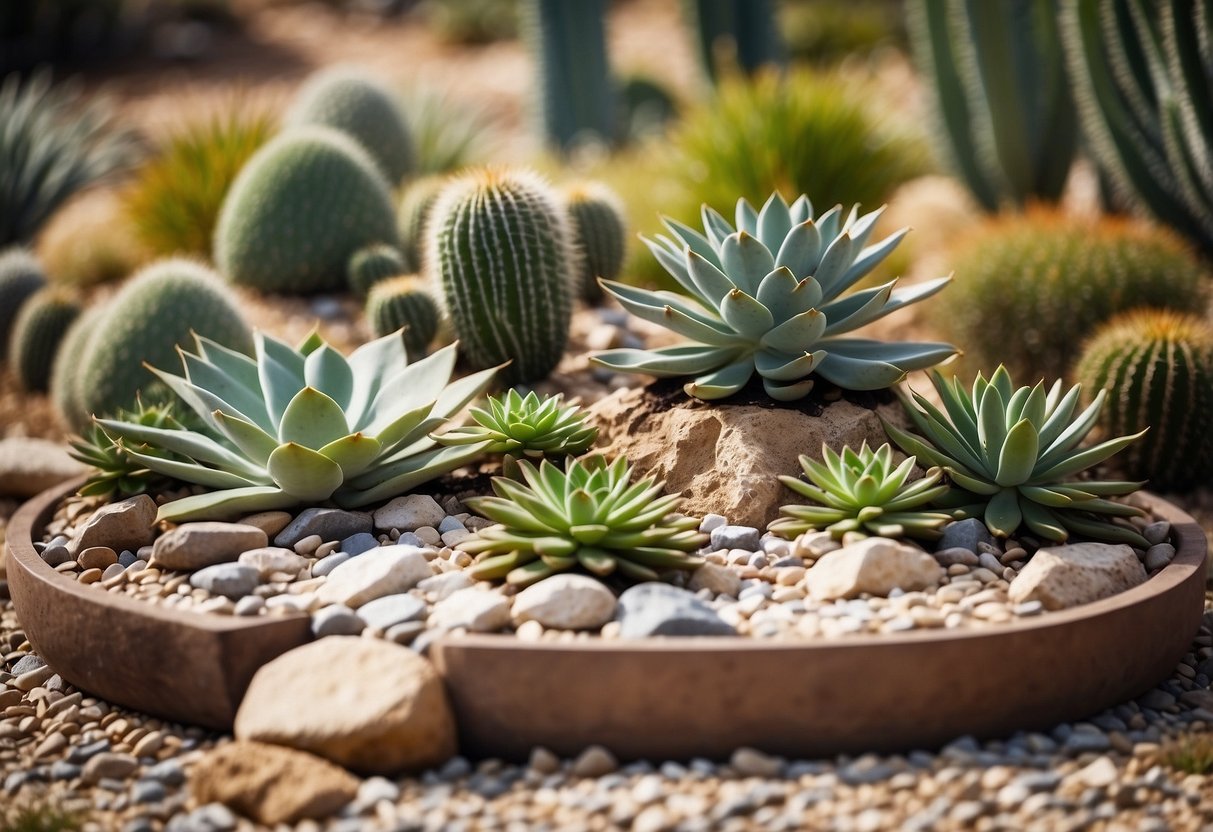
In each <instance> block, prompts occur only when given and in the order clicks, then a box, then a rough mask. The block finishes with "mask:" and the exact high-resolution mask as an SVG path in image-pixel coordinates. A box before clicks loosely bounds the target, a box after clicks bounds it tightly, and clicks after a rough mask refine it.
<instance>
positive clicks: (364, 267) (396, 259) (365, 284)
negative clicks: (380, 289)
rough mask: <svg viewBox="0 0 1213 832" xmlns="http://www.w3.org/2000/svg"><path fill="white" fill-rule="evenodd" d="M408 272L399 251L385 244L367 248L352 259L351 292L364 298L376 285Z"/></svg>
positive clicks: (350, 269)
mask: <svg viewBox="0 0 1213 832" xmlns="http://www.w3.org/2000/svg"><path fill="white" fill-rule="evenodd" d="M407 271H408V267H407V266H406V264H405V260H404V257H403V255H401V253H400V250H399V249H397V248H395V247H394V246H389V245H384V244H383V243H379V244H376V245H373V246H367V247H366V248H364V249H361V250H359V251H358V252H357V253H356V254H355V255H354V256H353V257H352V258H350V268H349V283H350V291H352V292H353V293H354V294H356V295H358V296H359V297H363V298H364V297H366V296H367V293H368V292H370V291H371V288H372V287H373V286H374V285H375V284H376V283H379V282H380V281H383V280H387V279H388V278H390V277H398V276H400V275H402V274H404V273H405V272H407Z"/></svg>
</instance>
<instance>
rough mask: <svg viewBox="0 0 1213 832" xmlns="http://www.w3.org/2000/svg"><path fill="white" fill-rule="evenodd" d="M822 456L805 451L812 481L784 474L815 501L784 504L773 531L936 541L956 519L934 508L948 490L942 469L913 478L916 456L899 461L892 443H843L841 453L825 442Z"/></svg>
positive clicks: (803, 463) (793, 486)
mask: <svg viewBox="0 0 1213 832" xmlns="http://www.w3.org/2000/svg"><path fill="white" fill-rule="evenodd" d="M821 459H822V461H821V462H818V461H817V460H814V459H810V458H809V457H807V456H804V455H801V457H800V467H801V468H803V469H804V473H805V476H806V477H808V479H809V481H808V482H805V481H804V480H801V479H798V478H796V477H789V476H781V477H780V478H779V481H780V482H782V483H783V484H784V485H786V486H787V487H788V488H790V489H791V490H792V491H794V492H796V493H797V494H799V495H800V496H801V497H807V498H808V499H809V500H810V501H812V503H814V505H787V506H781V507H780V509H779V511H780V513H781V514H782V515H783V517H781V518H779V519H778V520H775V521H774V522H772V523H771V525H770V526H769V529H770V531H771V532H773V533H774V534H777V535H779V536H780V537H786V538H788V539H792V538H795V537H796V536H798V535H801V534H804V533H805V532H809V531H819V530H823V529H824V530H825V531H828V532H829V533H830V535H831V536H833V537H835V538H838V539H841V538H842V536H843V535H844V534H848V533H849V534H860V535H865V536H866V535H876V536H878V537H893V538H898V537H915V538H919V539H922V540H937V539H938V538H939V537H940V536H941V535H942V534H943V532H942V531H941V530H940V529H941V527H942V526H943V525H944V524H945V523H947V522H949V521H950V520H951V519H952V516H951V515H950V514H947V513H945V512H942V511H938V510H935V511H933V510H931V508H930V505H931V502H932V501H933V500H936V499H938V498H939V497H941V496H942V495H943V494H945V493H946V492H947V490H948V487H947V485H944V484H943V483H941V482H940V480H941V479H942V478H943V471H942V470H941V469H939V468H932V469H931V470H929V471H927V473H926V476H924V477H920V478H919V479H916V480H914V481H912V482H911V481H910V474H911V472H913V470H914V464H915V463H916V462H917V460H916V459H915V458H914V457H912V456H911V457H907V458H906V459H904V460H903V461H902V462H901V463H900V464H899V465H894V464H893V448H892V447H890V446H889V445H888V444H887V443H886V444H884V445H881V446H880V447H879V448H877V449H876V450H875V451H873V450H872V449H871V448H869V447H868V443H867V442H864V443H863V446H862V447H861V448H860V449H859V451H858V452H856V451H855V450H853V449H852V448H851V447H850V446H845V445H844V446H843V449H842V452H841V453H835V452H834V451H833V450H832V449H831V448H830V446H829V445H827V444H825V443H822V446H821Z"/></svg>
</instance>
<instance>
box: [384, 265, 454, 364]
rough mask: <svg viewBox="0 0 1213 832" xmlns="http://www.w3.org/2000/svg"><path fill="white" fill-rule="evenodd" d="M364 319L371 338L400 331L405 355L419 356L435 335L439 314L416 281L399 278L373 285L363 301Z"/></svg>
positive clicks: (413, 276)
mask: <svg viewBox="0 0 1213 832" xmlns="http://www.w3.org/2000/svg"><path fill="white" fill-rule="evenodd" d="M366 317H367V320H368V321H370V324H371V330H372V331H373V332H374V333H375V337H377V338H380V337H383V336H384V335H387V334H388V333H389V332H395V331H397V330H399V329H403V330H404V346H405V349H406V350H407V351H408V354H409V355H423V354H424V353H425V348H426V347H428V346H429V345H430V342H431V341H433V340H434V336H435V335H437V334H438V323H439V321H440V320H441V318H442V314H441V312H439V310H438V304H436V303H434V298H433V297H431V296H430V293H429V292H428V291H426V289H425V285H424V284H423V282H422V281H421V279H420V278H418V277H417V276H416V275H402V276H400V277H396V278H392V279H391V280H385V281H383V282H382V283H377V284H375V286H374V287H373V288H372V289H371V293H370V295H369V296H368V297H367V299H366Z"/></svg>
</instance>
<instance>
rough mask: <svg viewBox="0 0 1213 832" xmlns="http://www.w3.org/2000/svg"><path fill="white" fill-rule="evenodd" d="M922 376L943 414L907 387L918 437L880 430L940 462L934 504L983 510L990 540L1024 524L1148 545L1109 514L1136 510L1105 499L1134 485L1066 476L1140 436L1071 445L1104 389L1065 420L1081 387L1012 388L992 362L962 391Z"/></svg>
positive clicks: (1091, 421) (1095, 413) (1059, 538)
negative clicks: (945, 485)
mask: <svg viewBox="0 0 1213 832" xmlns="http://www.w3.org/2000/svg"><path fill="white" fill-rule="evenodd" d="M931 380H932V382H933V383H934V385H935V389H936V391H937V392H938V393H939V397H940V399H941V400H942V402H943V407H944V410H943V411H940V410H939V408H937V407H935V405H933V404H931V402H929V401H928V400H927V399H926V398H924V397H923V396H921V395H919V394H917V393H914V394H913V401H910V400H909V399H908V398H907V397H905V396H904V395H903V396H902V402H903V404H904V405H905V408H906V411H907V412H908V413H909V416H910V419H911V420H912V421H913V422H914V425H915V426H916V427H917V428H918V430H919V431H920V432H921V434H922V436H917V435H914V434H911V433H906V432H904V431H902V430H900V429H899V428H897V427H895V426H893V425H890V424H886V425H885V431H886V432H887V433H888V434H889V437H890V438H892V440H893V441H894V442H896V443H897V444H898V445H899V446H900V447H901V449H902V450H903V451H905V452H906V453H908V454H915V455H916V456H917V457H918V458H919V459H923V460H926V461H927V462H929V463H931V464H932V465H938V466H940V467H941V468H943V470H944V472H945V473H946V474H947V475H948V478H949V479H950V480H951V481H952V483H953V485H954V488H952V489H951V490H950V491H949V493H948V494H947V495H944V498H942V499H941V500H940V501H939V504H941V505H949V506H955V507H958V508H959V510H960V511H961V512H962V513H963V514H964V515H966V516H980V517H983V518H984V519H985V524H986V527H987V528H988V529H989V530H990V533H991V534H993V535H995V536H996V537H1010V536H1011V535H1013V534H1015V532H1016V531H1017V530H1018V529H1019V528H1020V527H1021V526H1026V527H1027V528H1028V529H1029V530H1030V531H1031V532H1032V533H1033V534H1036V535H1038V536H1040V537H1041V538H1044V539H1045V540H1048V541H1052V542H1055V543H1061V542H1065V541H1066V540H1068V539H1069V537H1070V535H1071V533H1074V534H1079V535H1081V536H1083V537H1086V538H1089V539H1091V540H1098V541H1107V542H1110V543H1129V544H1132V545H1134V546H1141V547H1145V546H1147V545H1148V544H1147V543H1146V540H1145V538H1143V537H1142V536H1141V535H1140V534H1138V533H1137V532H1136V531H1133V530H1132V529H1130V528H1128V527H1126V526H1122V525H1117V524H1115V523H1112V522H1111V521H1110V518H1113V517H1130V516H1133V515H1140V514H1142V511H1141V510H1140V509H1138V508H1134V507H1133V506H1129V505H1125V504H1124V503H1118V502H1115V501H1113V500H1109V499H1105V498H1107V497H1120V496H1124V495H1126V494H1131V493H1132V492H1134V491H1136V490H1137V489H1139V488H1141V486H1142V485H1143V484H1144V483H1140V482H1120V481H1104V480H1076V479H1073V477H1074V476H1075V475H1076V474H1079V473H1080V472H1082V471H1085V470H1086V469H1088V468H1090V467H1091V466H1093V465H1096V464H1098V463H1100V462H1103V461H1104V460H1106V459H1108V458H1109V457H1111V456H1112V455H1113V454H1115V453H1117V452H1118V451H1120V450H1122V449H1123V448H1125V447H1127V446H1128V445H1129V444H1130V443H1131V442H1133V441H1134V440H1135V439H1137V438H1138V437H1140V436H1141V435H1142V433H1145V431H1142V433H1137V434H1133V435H1131V436H1119V437H1116V438H1114V439H1108V440H1106V441H1104V442H1101V443H1099V444H1098V445H1094V446H1092V447H1089V448H1079V447H1078V446H1079V443H1081V442H1082V440H1083V438H1084V437H1086V435H1087V434H1088V433H1089V432H1090V431H1091V429H1092V428H1093V427H1094V426H1095V424H1096V422H1097V420H1098V418H1099V411H1100V409H1101V408H1102V407H1103V403H1104V397H1105V395H1106V394H1105V391H1103V390H1101V391H1100V392H1099V395H1097V396H1096V397H1095V399H1094V401H1092V402H1091V404H1090V406H1088V407H1087V408H1086V409H1085V410H1083V411H1082V412H1081V413H1079V415H1078V416H1077V417H1074V412H1075V410H1076V409H1077V407H1078V402H1079V395H1080V393H1081V385H1075V386H1073V387H1071V388H1070V389H1069V390H1068V391H1065V392H1064V394H1063V391H1062V383H1061V381H1060V380H1059V381H1057V382H1056V383H1054V385H1053V386H1052V388H1051V389H1050V390H1049V391H1048V392H1047V393H1046V392H1045V387H1044V382H1038V383H1037V384H1036V386H1034V387H1020V388H1018V389H1016V388H1015V386H1014V385H1013V383H1012V381H1011V375H1010V373H1008V372H1007V369H1006V368H1005V367H1002V366H1000V367H999V368H998V369H997V370H995V371H994V373H993V375H991V376H990V379H989V380H988V381H987V380H986V379H985V377H984V376H982V375H981V374H978V376H977V380H976V381H975V382H974V383H973V389H972V391H971V392H968V391H965V389H964V388H963V387H962V386H961V384H960V381H959V380H958V379H956V378H952V379H951V381H948V380H946V379H944V378H943V377H942V376H941V375H940V374H938V373H932V376H931Z"/></svg>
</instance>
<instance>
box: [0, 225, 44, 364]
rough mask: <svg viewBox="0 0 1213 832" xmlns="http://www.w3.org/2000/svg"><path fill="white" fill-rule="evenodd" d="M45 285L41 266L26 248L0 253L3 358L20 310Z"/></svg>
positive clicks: (0, 353) (0, 333) (1, 351)
mask: <svg viewBox="0 0 1213 832" xmlns="http://www.w3.org/2000/svg"><path fill="white" fill-rule="evenodd" d="M44 286H46V275H45V274H43V272H42V265H41V264H40V263H39V262H38V260H37V258H35V257H34V255H33V254H31V253H30V252H29V251H28V250H27V249H24V248H21V247H19V246H13V247H11V248H8V249H5V250H4V251H0V358H5V357H6V356H7V355H8V345H9V340H10V339H11V338H12V337H13V326H14V324H16V322H17V315H18V313H20V311H21V307H22V306H23V305H24V304H25V302H26V301H28V300H29V299H30V297H31V296H32V295H33V294H35V293H36V292H37V291H38V290H40V289H42V288H43V287H44Z"/></svg>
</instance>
